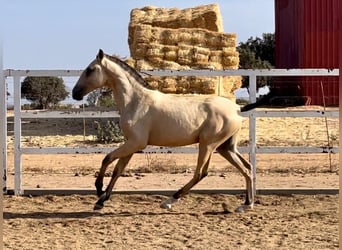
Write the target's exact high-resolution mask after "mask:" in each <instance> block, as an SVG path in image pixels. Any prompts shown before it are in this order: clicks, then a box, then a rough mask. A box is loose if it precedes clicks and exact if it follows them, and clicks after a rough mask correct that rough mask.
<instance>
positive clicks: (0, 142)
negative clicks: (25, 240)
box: [0, 59, 7, 193]
mask: <svg viewBox="0 0 342 250" xmlns="http://www.w3.org/2000/svg"><path fill="white" fill-rule="evenodd" d="M0 60H2V59H0ZM6 99H7V89H6V81H5V76H4V71H3V68H2V61H0V117H1V124H0V131H1V132H0V150H1V152H0V162H1V163H2V192H3V193H6V192H7V183H6V180H7V105H6Z"/></svg>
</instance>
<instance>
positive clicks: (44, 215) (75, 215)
mask: <svg viewBox="0 0 342 250" xmlns="http://www.w3.org/2000/svg"><path fill="white" fill-rule="evenodd" d="M223 214H227V213H226V212H224V211H207V212H203V213H186V212H173V211H162V212H134V213H132V212H129V211H123V212H97V211H79V212H29V213H20V212H16V213H13V212H4V213H3V219H4V220H11V219H86V218H94V217H133V216H160V215H162V216H179V215H190V216H194V217H197V216H200V215H223Z"/></svg>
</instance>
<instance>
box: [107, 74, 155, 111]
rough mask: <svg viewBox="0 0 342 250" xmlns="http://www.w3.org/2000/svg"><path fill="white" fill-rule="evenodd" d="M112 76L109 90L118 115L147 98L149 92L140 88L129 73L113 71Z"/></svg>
mask: <svg viewBox="0 0 342 250" xmlns="http://www.w3.org/2000/svg"><path fill="white" fill-rule="evenodd" d="M112 72H113V71H112ZM112 75H113V83H112V84H111V85H112V86H111V89H112V90H113V94H114V98H115V102H116V104H117V106H118V108H119V111H120V113H123V112H124V111H125V110H126V109H127V108H128V107H129V106H132V104H133V105H136V103H137V102H139V100H141V99H145V98H149V96H150V90H148V89H146V88H144V87H143V86H141V84H140V83H139V82H138V81H137V80H136V79H135V78H134V77H133V76H131V75H130V74H129V73H127V72H125V71H124V70H120V71H118V70H115V72H113V74H112Z"/></svg>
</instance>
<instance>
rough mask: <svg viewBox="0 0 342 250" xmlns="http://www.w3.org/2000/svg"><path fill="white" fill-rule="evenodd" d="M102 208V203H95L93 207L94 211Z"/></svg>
mask: <svg viewBox="0 0 342 250" xmlns="http://www.w3.org/2000/svg"><path fill="white" fill-rule="evenodd" d="M102 208H103V203H102V204H99V203H96V204H95V206H94V210H95V211H96V210H100V209H102Z"/></svg>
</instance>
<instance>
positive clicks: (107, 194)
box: [94, 154, 133, 210]
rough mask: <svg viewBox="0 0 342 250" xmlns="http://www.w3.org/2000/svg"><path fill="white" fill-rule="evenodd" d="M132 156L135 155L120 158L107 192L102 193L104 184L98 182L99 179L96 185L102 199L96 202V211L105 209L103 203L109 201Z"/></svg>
mask: <svg viewBox="0 0 342 250" xmlns="http://www.w3.org/2000/svg"><path fill="white" fill-rule="evenodd" d="M132 155H133V154H130V155H128V156H125V157H122V158H119V161H118V163H117V164H116V166H115V168H114V170H113V174H112V178H111V180H110V183H109V184H108V186H107V188H106V191H102V186H103V183H102V182H100V181H98V179H97V180H96V182H95V185H96V189H97V194H98V195H99V194H100V195H99V197H100V198H99V200H98V201H97V202H96V204H95V206H94V210H98V209H101V208H103V206H104V205H103V203H104V202H105V201H106V200H108V199H109V197H110V194H111V192H112V190H113V187H114V184H115V182H116V181H117V179H118V178H119V177H120V175H121V174H122V172H123V170H124V169H125V167H126V166H127V164H128V162H129V160H130V159H131V158H132ZM102 180H103V179H102Z"/></svg>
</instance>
